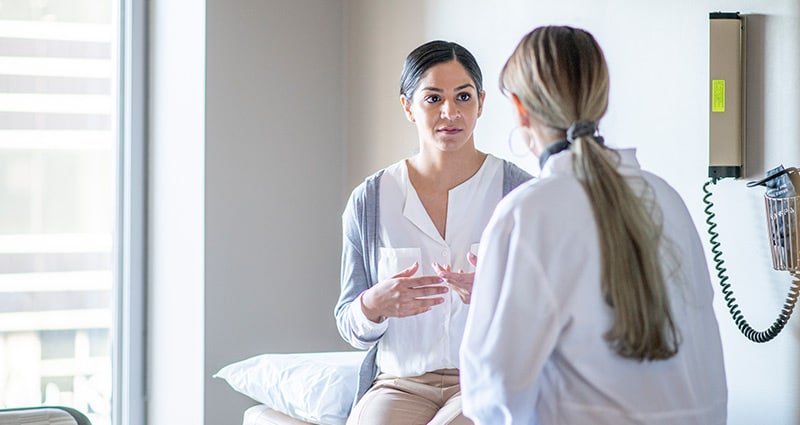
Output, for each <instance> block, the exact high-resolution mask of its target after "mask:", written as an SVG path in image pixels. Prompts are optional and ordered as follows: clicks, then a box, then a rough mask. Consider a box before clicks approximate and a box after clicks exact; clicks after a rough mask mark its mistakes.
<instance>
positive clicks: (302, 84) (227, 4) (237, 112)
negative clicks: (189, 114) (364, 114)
mask: <svg viewBox="0 0 800 425" xmlns="http://www.w3.org/2000/svg"><path fill="white" fill-rule="evenodd" d="M206 5H207V9H206V13H207V15H206V22H207V26H206V30H207V33H206V115H205V122H206V162H205V166H206V180H205V188H206V191H205V201H206V203H205V212H206V221H205V232H206V239H205V254H206V255H205V297H206V298H205V300H206V303H205V375H204V376H205V379H206V382H205V385H206V387H205V423H206V424H213V425H217V424H235V423H238V422H240V421H241V415H242V412H243V411H244V407H245V406H247V405H251V404H253V402H252V401H250V400H248V399H246V398H245V397H243V396H240V395H238V394H236V393H234V392H233V391H232V390H231V389H230V388H229V387H228V386H227V384H225V382H223V381H221V380H219V379H212V378H211V375H212V374H213V373H215V372H216V371H217V370H219V369H220V368H221V367H222V366H224V365H226V364H228V363H231V362H233V361H237V360H242V359H244V358H246V357H249V356H253V355H256V354H260V353H265V352H273V353H275V352H298V351H300V352H303V351H326V350H339V349H345V348H347V347H348V346H347V345H346V344H345V343H344V342H343V341H342V340H341V337H339V334H338V332H337V331H336V326H335V323H334V320H333V307H334V304H335V303H336V299H337V297H338V294H339V261H340V251H341V247H340V246H341V242H340V240H341V236H340V232H341V225H340V222H341V219H340V216H341V213H342V207H343V206H344V202H345V199H344V197H345V194H344V190H343V176H344V145H343V141H342V119H343V118H342V113H341V109H342V108H341V105H342V98H343V90H342V80H343V78H344V77H343V74H342V66H343V60H342V56H343V54H342V52H343V42H342V22H343V15H342V10H343V3H342V2H341V1H330V0H328V1H316V0H293V1H290V2H287V1H280V0H272V1H264V0H259V1H253V0H233V1H232V0H206Z"/></svg>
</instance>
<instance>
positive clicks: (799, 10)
mask: <svg viewBox="0 0 800 425" xmlns="http://www.w3.org/2000/svg"><path fill="white" fill-rule="evenodd" d="M363 3H370V2H365V1H359V0H351V1H350V2H349V3H348V4H351V5H362V4H363ZM417 6H419V5H417ZM723 6H724V8H723ZM375 7H377V6H375ZM380 7H381V8H382V12H381V16H384V17H386V16H388V17H394V16H399V17H406V16H407V14H408V13H409V11H408V10H407V8H406V6H405V5H404V4H400V3H388V2H381V3H380ZM721 8H722V9H721ZM719 10H722V11H739V12H741V13H743V14H747V15H749V19H748V23H749V34H750V37H749V42H748V54H749V59H750V62H749V66H748V73H749V79H748V89H749V91H748V97H749V104H748V114H749V119H748V122H747V125H748V133H747V135H748V154H749V161H750V162H749V165H748V168H749V172H750V174H751V176H757V175H763V172H764V170H766V169H769V168H772V167H773V166H775V165H777V164H779V163H781V162H782V163H784V165H786V166H792V165H800V144H798V143H797V139H798V136H800V120H798V119H797V117H798V116H800V93H798V91H800V84H799V83H800V59H799V58H800V55H798V52H800V4H798V2H797V1H796V0H776V1H772V2H768V3H765V2H762V1H759V0H741V1H731V2H725V4H724V5H723V4H721V3H720V2H714V1H702V0H700V1H698V0H678V1H672V2H660V4H659V3H656V2H636V1H631V0H605V1H597V0H571V1H570V0H565V1H561V2H551V1H521V0H520V1H499V2H494V3H493V4H492V7H486V3H485V2H482V1H478V0H459V1H456V0H438V1H428V2H424V5H423V8H422V9H421V10H415V11H414V12H415V15H416V19H415V20H414V21H413V22H415V23H412V24H411V25H412V30H411V31H402V30H398V31H386V30H385V28H406V24H408V21H407V20H404V19H395V20H392V19H389V22H383V23H382V24H381V25H380V27H377V26H370V25H366V24H362V25H361V26H360V27H358V28H356V29H355V30H354V28H355V27H351V30H350V32H349V33H348V35H347V37H348V42H349V43H351V44H353V45H357V44H358V43H359V40H368V41H362V43H368V45H370V46H382V47H383V48H384V49H383V51H382V54H381V55H377V56H376V55H374V54H373V52H372V51H370V50H366V51H364V50H351V53H350V62H351V63H361V62H366V63H369V62H370V61H372V60H379V61H381V62H382V61H384V60H385V61H386V64H385V65H384V64H381V63H371V64H369V68H370V69H376V70H377V69H384V68H385V67H389V68H390V69H391V66H394V67H395V68H394V71H392V72H393V74H394V75H397V74H398V73H399V71H400V64H401V60H402V58H404V57H405V55H406V54H407V53H408V51H409V50H410V48H412V47H414V45H415V44H418V42H421V41H427V40H429V39H435V38H443V39H449V40H453V41H457V42H460V43H462V44H463V45H464V46H465V47H467V48H468V49H470V50H471V51H472V52H473V54H475V56H476V57H477V59H478V61H479V63H480V64H481V66H482V68H483V71H484V80H485V86H486V91H487V104H486V107H485V109H484V115H483V116H482V117H481V119H480V120H479V123H478V128H477V130H476V143H477V144H478V146H479V148H481V149H484V150H485V151H488V152H492V153H495V154H497V155H499V156H501V157H505V158H508V159H511V160H514V161H516V162H518V163H519V164H520V165H522V166H523V167H524V168H526V169H528V170H530V171H532V172H537V167H536V165H535V163H534V161H533V160H532V158H531V157H526V158H519V157H515V156H514V155H512V154H511V152H510V151H509V148H508V146H507V138H508V135H509V133H510V131H511V129H512V128H513V126H514V124H513V121H512V119H511V117H512V115H511V106H510V103H509V102H508V101H507V100H505V99H504V98H503V97H502V95H501V94H500V93H499V90H498V89H497V79H498V74H499V70H500V68H501V67H502V65H503V63H504V62H505V59H506V58H507V57H508V55H509V54H510V53H511V51H512V50H513V48H514V47H515V46H516V44H517V42H518V41H519V39H520V38H521V37H522V36H523V35H524V34H525V33H527V32H528V31H530V30H531V29H533V28H534V27H536V26H539V25H547V24H568V25H574V26H579V27H583V28H585V29H588V30H589V31H591V32H592V33H593V34H594V35H595V37H596V38H597V39H598V41H599V42H600V44H601V45H602V46H603V48H604V50H605V53H606V56H607V59H608V62H609V68H610V73H611V99H610V108H609V112H608V115H607V116H606V118H605V119H604V120H603V122H602V123H601V130H602V132H603V133H604V135H605V136H606V140H607V141H608V142H609V144H611V145H615V146H620V147H621V146H634V147H636V148H637V149H638V152H639V159H640V161H641V162H642V164H643V166H644V167H645V168H648V169H650V170H653V171H655V172H656V173H658V174H660V175H662V176H663V177H664V178H665V179H666V180H667V181H669V182H670V183H671V184H672V185H673V186H675V188H676V189H677V190H678V191H679V192H680V193H681V194H682V196H683V197H684V199H685V201H686V203H687V204H688V205H689V208H690V210H691V213H692V215H693V217H694V218H695V221H696V223H697V227H698V229H699V230H700V231H701V236H702V238H703V239H704V240H706V239H707V237H706V233H705V223H704V220H705V215H704V212H703V208H704V205H703V203H702V195H703V193H702V189H701V187H702V185H703V183H704V182H705V181H707V160H708V152H707V139H708V138H707V133H708V116H707V114H708V112H707V110H708V106H707V105H708V91H709V90H708V81H707V78H708V13H709V12H714V11H719ZM348 16H349V18H350V19H351V20H355V21H359V20H360V19H368V18H370V17H371V16H372V13H367V14H362V13H361V10H359V9H358V8H355V7H353V8H351V9H350V11H349V12H348ZM384 19H387V18H384ZM420 22H424V26H423V28H424V32H423V33H421V34H420V33H418V32H416V30H417V29H418V27H419V23H420ZM362 52H363V54H361V53H362ZM351 75H352V74H351ZM373 78H378V77H373ZM391 84H392V87H391V89H392V90H396V89H395V86H396V83H394V81H392V82H391ZM361 85H362V82H361V80H360V79H351V80H349V81H348V90H349V92H351V93H356V92H357V90H358V88H359V87H361ZM373 100H374V102H375V104H374V105H372V106H371V110H372V111H373V112H371V113H372V114H374V113H376V112H375V111H381V114H384V113H390V114H393V115H392V117H391V118H388V117H383V116H382V118H381V119H382V120H390V121H391V122H390V124H388V125H387V124H386V123H385V122H379V121H377V120H374V119H365V120H358V119H357V118H355V116H354V115H351V116H350V119H349V121H348V131H349V132H350V133H349V134H350V136H351V137H350V138H349V139H348V141H349V144H348V150H349V151H348V157H350V158H353V157H354V156H355V155H358V153H359V152H364V151H366V150H367V149H369V150H370V151H371V155H373V157H374V158H378V157H380V158H382V155H386V154H387V152H391V155H386V156H387V157H392V158H391V160H392V161H393V160H397V159H399V156H400V155H401V153H400V152H397V151H396V150H391V151H390V150H388V149H391V148H387V146H388V147H393V146H401V145H407V144H409V143H410V142H409V140H408V138H409V137H414V136H413V134H412V135H411V136H409V134H408V132H400V131H397V132H382V129H383V128H387V127H388V128H395V127H397V128H399V127H400V126H402V125H403V123H404V122H405V118H404V117H403V116H402V113H401V111H400V109H399V108H396V107H394V106H393V105H394V104H395V103H396V102H397V100H396V95H395V98H394V99H390V98H389V96H388V95H387V96H386V98H384V97H382V96H381V97H376V98H375V99H373ZM362 102H363V99H361V98H359V97H358V96H356V97H350V98H348V104H349V105H350V110H351V111H353V110H354V109H356V108H357V106H358V105H359V104H361V103H362ZM365 115H366V116H367V117H370V116H371V115H370V112H367V113H365ZM374 134H382V135H383V137H381V139H380V143H376V141H375V138H374V137H371V135H374ZM381 162H390V159H388V158H387V159H385V160H382V161H381ZM375 165H376V164H374V163H370V162H364V163H351V164H350V167H349V172H348V184H351V185H352V184H354V183H355V182H357V181H358V180H357V178H356V177H354V176H359V175H367V174H368V173H370V172H372V171H374V168H375ZM712 190H713V192H714V194H715V195H714V200H715V202H716V203H717V207H716V210H715V211H716V212H717V213H718V216H717V221H718V222H719V228H718V230H719V231H720V232H721V233H722V237H721V242H722V244H723V252H724V258H725V259H726V262H727V266H728V271H729V275H730V276H731V278H732V280H731V283H732V284H733V285H734V286H733V287H734V291H735V294H736V296H737V299H738V303H739V305H740V308H741V309H742V310H743V311H744V314H745V317H746V318H747V320H748V321H749V322H750V323H751V324H752V325H753V327H755V328H757V329H759V330H762V329H765V328H767V327H768V326H769V325H770V324H771V323H772V321H773V320H774V319H775V317H776V316H777V314H778V311H779V309H780V307H781V305H782V303H783V299H784V297H785V295H786V292H787V290H788V287H789V275H788V274H787V273H785V272H775V271H773V270H772V269H771V262H770V257H769V253H768V251H767V245H766V244H767V239H766V232H765V224H764V223H765V218H764V207H763V201H762V200H761V196H762V194H763V191H762V190H760V189H747V188H745V185H744V182H743V181H733V180H731V181H722V182H720V183H719V184H718V185H717V187H715V188H713V189H712ZM709 257H710V256H709ZM717 293H718V294H719V290H717ZM721 298H722V297H721V295H720V296H718V297H717V301H718V303H717V304H718V320H719V321H720V327H721V329H722V333H723V344H724V348H725V359H726V360H725V361H726V368H727V372H728V383H729V388H730V397H729V411H730V417H729V422H728V423H729V424H731V425H735V424H743V425H744V424H753V423H769V424H786V425H788V424H795V423H798V422H799V421H800V415H799V414H798V410H797V408H796V407H795V405H796V404H797V402H798V400H800V390H799V389H798V385H797V382H798V377H800V376H799V375H800V374H799V373H798V367H797V366H798V361H797V360H796V358H797V357H798V336H799V335H800V333H799V331H798V329H799V328H798V320H800V319H798V318H797V317H795V318H794V319H793V320H792V321H790V324H789V326H788V327H787V329H786V330H784V332H783V333H782V334H781V335H780V336H778V338H777V339H775V340H773V341H772V342H769V343H767V344H756V343H752V342H750V341H749V340H747V339H745V338H744V337H743V336H742V335H741V334H740V333H739V331H738V330H737V329H736V328H735V326H734V325H733V321H732V319H731V318H730V316H729V314H728V311H727V308H725V306H724V304H723V303H722V300H721ZM798 316H800V313H798Z"/></svg>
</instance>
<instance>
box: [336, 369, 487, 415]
mask: <svg viewBox="0 0 800 425" xmlns="http://www.w3.org/2000/svg"><path fill="white" fill-rule="evenodd" d="M376 424H381V425H425V424H429V425H471V424H472V421H471V420H469V419H467V418H465V417H464V415H462V414H461V386H460V384H459V378H458V369H440V370H436V371H433V372H428V373H426V374H424V375H422V376H415V377H411V378H397V377H394V376H391V375H387V374H385V373H382V374H380V375H378V378H377V379H375V383H373V384H372V387H371V388H370V389H369V391H367V393H366V394H364V397H362V398H361V400H359V402H358V404H356V406H355V408H354V409H353V411H352V412H351V413H350V417H349V418H348V419H347V425H376Z"/></svg>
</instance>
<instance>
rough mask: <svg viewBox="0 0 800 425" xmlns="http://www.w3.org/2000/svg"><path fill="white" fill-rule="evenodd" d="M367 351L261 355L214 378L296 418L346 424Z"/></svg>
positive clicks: (224, 368) (215, 375) (229, 366)
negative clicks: (222, 380) (220, 379)
mask: <svg viewBox="0 0 800 425" xmlns="http://www.w3.org/2000/svg"><path fill="white" fill-rule="evenodd" d="M365 355H366V352H365V351H342V352H333V353H295V354H261V355H258V356H254V357H251V358H249V359H245V360H242V361H239V362H236V363H231V364H229V365H227V366H225V367H223V368H222V369H220V370H219V372H217V373H216V374H214V377H215V378H222V379H224V380H225V381H226V382H228V385H230V386H231V387H232V388H233V389H234V390H236V391H238V392H240V393H242V394H244V395H246V396H248V397H250V398H252V399H253V400H256V401H258V402H260V403H262V404H264V405H266V406H267V407H269V408H271V409H273V410H276V411H278V412H281V413H283V414H286V415H289V416H291V417H294V418H297V419H300V420H303V421H306V422H311V423H314V424H320V425H340V424H342V425H343V424H344V423H345V422H346V421H347V415H348V413H349V412H350V407H351V405H352V403H353V398H354V397H355V394H356V383H357V382H358V371H359V369H360V367H361V362H362V360H364V356H365Z"/></svg>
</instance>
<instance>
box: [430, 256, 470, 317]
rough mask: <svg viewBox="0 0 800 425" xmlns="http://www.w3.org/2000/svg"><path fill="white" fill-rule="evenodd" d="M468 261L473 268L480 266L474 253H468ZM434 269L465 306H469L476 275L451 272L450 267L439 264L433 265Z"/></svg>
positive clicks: (461, 271) (460, 271)
mask: <svg viewBox="0 0 800 425" xmlns="http://www.w3.org/2000/svg"><path fill="white" fill-rule="evenodd" d="M467 261H469V263H470V264H472V265H473V266H477V265H478V256H477V255H475V254H473V253H472V252H468V253H467ZM433 268H434V269H435V270H436V271H437V273H438V275H439V277H441V278H442V279H444V281H445V282H447V284H448V285H450V286H451V287H452V288H453V289H454V290H455V291H456V293H457V294H458V296H459V297H461V301H462V302H463V303H464V304H469V302H470V300H471V299H472V283H473V282H474V281H475V273H464V270H459V271H458V273H456V272H454V271H452V270H450V265H449V264H448V265H446V266H442V265H441V264H439V263H433Z"/></svg>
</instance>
